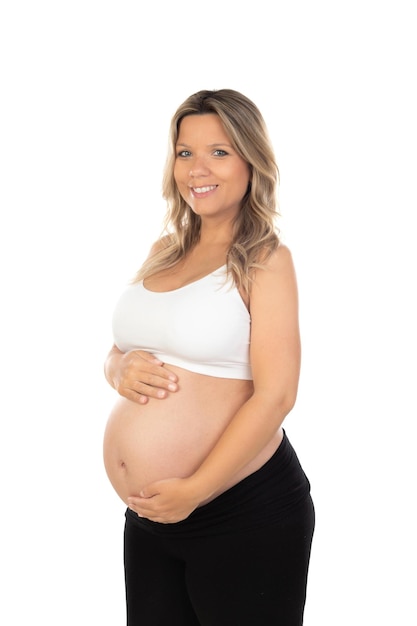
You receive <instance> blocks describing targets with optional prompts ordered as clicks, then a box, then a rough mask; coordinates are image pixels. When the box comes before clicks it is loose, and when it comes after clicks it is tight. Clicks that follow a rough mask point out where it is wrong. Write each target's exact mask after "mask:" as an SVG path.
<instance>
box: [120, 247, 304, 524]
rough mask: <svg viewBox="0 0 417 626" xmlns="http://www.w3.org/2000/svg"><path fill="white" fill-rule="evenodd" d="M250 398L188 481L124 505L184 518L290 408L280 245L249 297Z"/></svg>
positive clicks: (296, 361) (296, 342) (287, 290)
mask: <svg viewBox="0 0 417 626" xmlns="http://www.w3.org/2000/svg"><path fill="white" fill-rule="evenodd" d="M250 308H251V317H252V330H251V364H252V370H253V382H254V393H253V395H252V396H251V398H250V399H249V400H248V401H247V402H245V404H244V405H243V406H242V407H241V409H240V410H239V411H238V412H237V413H236V415H235V416H234V418H233V420H232V421H231V422H230V424H229V426H228V427H227V428H226V430H225V431H224V433H223V434H222V436H221V437H220V439H219V441H218V442H217V444H216V446H215V447H214V448H213V449H212V451H211V452H210V454H209V455H208V457H207V458H206V459H205V461H204V462H203V463H202V464H201V466H200V467H199V469H198V470H197V471H196V472H195V473H194V474H193V475H192V476H190V477H189V478H186V479H172V480H167V481H159V482H157V483H154V484H152V485H149V486H148V487H147V488H145V489H144V490H143V491H142V496H144V497H140V498H132V499H131V500H130V501H129V503H130V505H133V506H132V508H133V509H134V510H136V512H138V513H139V514H141V515H144V516H145V517H149V518H150V519H153V520H155V521H162V522H172V521H178V520H179V519H184V517H187V515H189V513H190V512H191V511H192V510H193V509H194V508H196V506H198V504H199V503H200V502H203V501H204V500H206V499H208V498H209V497H210V496H211V495H213V494H214V493H216V492H217V491H218V490H219V489H221V488H222V486H223V485H225V484H226V483H227V482H228V481H229V480H230V479H231V478H232V477H233V476H234V475H236V474H237V472H239V471H240V470H241V469H242V468H243V467H244V466H245V465H247V464H248V463H249V462H250V461H251V460H253V459H254V458H255V457H256V456H257V455H258V454H259V453H260V452H261V451H262V449H263V448H264V447H265V446H266V445H267V443H268V442H269V441H270V440H271V438H272V437H273V436H274V434H275V433H276V431H277V430H278V428H279V427H280V426H281V424H282V422H283V421H284V419H285V417H286V415H287V414H288V413H289V411H291V409H292V407H293V406H294V403H295V400H296V396H297V389H298V380H299V373H300V355H301V348H300V336H299V325H298V295H297V284H296V277H295V272H294V266H293V262H292V257H291V254H290V252H289V250H288V249H287V248H286V247H285V246H281V247H280V248H279V249H278V250H277V251H276V252H275V253H274V255H273V256H272V257H271V258H270V260H269V261H268V264H267V269H265V270H259V271H258V272H257V275H256V280H255V283H254V285H253V289H252V293H251V301H250Z"/></svg>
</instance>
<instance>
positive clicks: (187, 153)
mask: <svg viewBox="0 0 417 626" xmlns="http://www.w3.org/2000/svg"><path fill="white" fill-rule="evenodd" d="M190 155H191V152H190V151H189V150H180V151H179V152H177V157H189V156H190Z"/></svg>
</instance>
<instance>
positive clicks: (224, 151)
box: [214, 149, 227, 156]
mask: <svg viewBox="0 0 417 626" xmlns="http://www.w3.org/2000/svg"><path fill="white" fill-rule="evenodd" d="M226 155H227V152H226V150H220V149H219V150H215V151H214V156H226Z"/></svg>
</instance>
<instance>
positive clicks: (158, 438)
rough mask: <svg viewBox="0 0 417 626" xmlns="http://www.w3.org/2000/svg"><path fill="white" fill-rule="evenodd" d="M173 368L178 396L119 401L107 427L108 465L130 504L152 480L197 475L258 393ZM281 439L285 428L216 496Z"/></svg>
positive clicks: (246, 383)
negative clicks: (235, 418)
mask: <svg viewBox="0 0 417 626" xmlns="http://www.w3.org/2000/svg"><path fill="white" fill-rule="evenodd" d="M168 367H169V369H170V370H171V371H173V372H175V373H176V374H177V375H178V383H179V390H178V391H176V392H175V393H171V394H169V396H168V397H167V398H164V399H162V400H156V399H152V398H151V399H149V401H148V403H147V404H144V405H142V404H138V403H135V402H132V401H130V400H127V399H126V398H123V397H120V398H119V399H118V400H117V402H116V404H115V406H114V408H113V410H112V412H111V413H110V416H109V419H108V422H107V426H106V430H105V434H104V464H105V468H106V472H107V475H108V477H109V479H110V482H111V484H112V485H113V487H114V489H115V490H116V492H117V494H118V495H119V496H120V498H121V499H122V500H123V501H124V502H125V503H127V498H128V497H129V496H134V495H138V494H139V492H140V491H141V489H142V488H143V487H145V486H146V485H148V484H150V483H152V482H153V481H156V480H162V479H165V478H174V477H178V478H185V477H187V476H190V475H191V474H193V473H194V472H195V471H196V469H197V468H198V467H199V466H200V465H201V463H202V462H203V461H204V459H205V458H206V457H207V456H208V454H209V453H210V451H211V450H212V448H213V447H214V446H215V445H216V442H217V441H218V439H219V438H220V436H221V435H222V433H223V431H224V430H225V429H226V427H227V425H228V424H229V422H230V421H231V420H232V419H233V416H234V415H235V414H236V412H237V411H238V409H239V408H240V407H241V406H242V405H243V404H244V403H245V402H246V400H248V399H249V397H250V396H251V395H252V393H253V384H252V381H250V380H236V379H226V378H215V377H212V376H204V375H201V374H195V373H193V372H189V371H187V370H184V369H181V368H177V367H173V366H171V365H169V366H168ZM253 418H254V419H256V418H257V416H256V415H254V416H253ZM281 440H282V430H281V429H280V430H279V431H278V432H277V433H276V435H275V436H274V437H273V439H272V440H271V441H270V442H269V443H268V445H267V446H266V447H265V448H264V449H263V450H262V451H261V452H260V453H259V454H258V455H257V456H256V457H255V458H254V459H253V460H252V461H251V462H250V463H248V464H247V465H246V466H245V467H244V468H243V469H242V470H240V471H239V472H238V473H237V474H235V475H234V476H232V477H230V478H229V479H227V480H226V481H225V484H224V485H222V487H221V489H219V491H218V492H217V493H216V494H214V495H213V497H215V496H216V495H218V494H219V493H221V492H222V491H225V490H226V489H229V488H230V487H232V486H233V485H234V484H236V483H238V482H239V481H240V480H242V479H243V478H245V477H246V476H248V475H249V474H251V473H253V472H254V471H256V470H257V469H259V468H260V467H261V466H262V465H263V464H264V463H265V462H266V461H267V460H268V459H269V458H270V457H271V456H272V455H273V453H274V452H275V450H276V449H277V448H278V446H279V444H280V442H281Z"/></svg>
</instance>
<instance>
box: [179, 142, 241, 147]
mask: <svg viewBox="0 0 417 626" xmlns="http://www.w3.org/2000/svg"><path fill="white" fill-rule="evenodd" d="M176 145H177V146H183V147H184V148H190V147H191V146H190V145H189V144H188V143H182V142H181V143H177V144H176ZM220 146H226V147H227V148H233V146H231V145H230V144H229V143H222V142H220V143H209V144H208V145H207V148H218V147H220Z"/></svg>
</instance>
